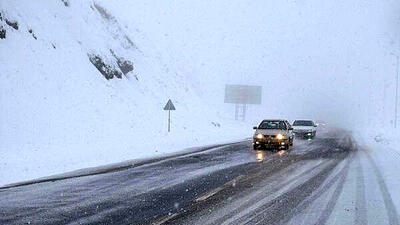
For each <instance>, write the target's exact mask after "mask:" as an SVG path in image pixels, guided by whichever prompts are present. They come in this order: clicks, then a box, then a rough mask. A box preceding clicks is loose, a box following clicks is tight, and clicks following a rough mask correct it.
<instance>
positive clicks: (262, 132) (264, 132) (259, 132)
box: [255, 129, 287, 135]
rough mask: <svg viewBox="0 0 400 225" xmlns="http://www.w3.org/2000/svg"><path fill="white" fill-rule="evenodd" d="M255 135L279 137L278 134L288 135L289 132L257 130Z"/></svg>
mask: <svg viewBox="0 0 400 225" xmlns="http://www.w3.org/2000/svg"><path fill="white" fill-rule="evenodd" d="M255 133H256V134H263V135H277V134H287V131H285V130H275V129H257V130H256V132H255Z"/></svg>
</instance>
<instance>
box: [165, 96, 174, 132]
mask: <svg viewBox="0 0 400 225" xmlns="http://www.w3.org/2000/svg"><path fill="white" fill-rule="evenodd" d="M164 110H168V132H170V131H171V110H175V106H174V104H173V103H172V101H171V99H169V100H168V102H167V104H166V105H165V106H164Z"/></svg>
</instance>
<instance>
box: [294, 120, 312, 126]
mask: <svg viewBox="0 0 400 225" xmlns="http://www.w3.org/2000/svg"><path fill="white" fill-rule="evenodd" d="M293 126H314V122H313V121H310V120H296V121H294V123H293Z"/></svg>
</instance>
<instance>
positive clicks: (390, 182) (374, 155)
mask: <svg viewBox="0 0 400 225" xmlns="http://www.w3.org/2000/svg"><path fill="white" fill-rule="evenodd" d="M354 136H355V137H356V139H357V141H358V144H359V146H360V148H362V149H363V150H364V151H363V152H365V154H367V156H368V157H367V158H369V167H366V168H364V176H365V177H366V179H365V180H366V181H365V182H367V184H366V186H373V185H368V184H369V183H370V182H372V177H374V176H375V175H376V177H377V178H376V179H378V183H379V186H378V185H376V190H375V191H376V192H378V190H380V192H379V193H373V194H372V193H369V195H368V196H378V195H381V196H382V198H383V200H382V201H384V202H385V207H384V208H386V210H387V211H388V212H390V211H392V212H396V210H397V212H398V211H399V210H400V192H399V191H398V190H399V188H398V187H399V186H400V179H399V171H400V131H399V130H395V129H393V128H388V129H376V130H364V131H356V132H354ZM381 210H382V209H381ZM389 214H390V213H389ZM389 216H390V215H389ZM399 219H400V218H399Z"/></svg>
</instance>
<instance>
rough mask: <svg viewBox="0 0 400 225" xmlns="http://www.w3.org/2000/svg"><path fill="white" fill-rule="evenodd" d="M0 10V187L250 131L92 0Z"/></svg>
mask: <svg viewBox="0 0 400 225" xmlns="http://www.w3.org/2000/svg"><path fill="white" fill-rule="evenodd" d="M0 13H1V17H0V35H1V34H3V35H2V38H1V39H0V103H1V107H0V171H1V172H0V185H1V184H5V183H10V182H15V181H20V180H25V179H30V178H35V177H40V176H45V175H50V174H54V173H60V172H65V171H69V170H74V169H79V168H83V167H91V166H97V165H102V164H106V163H112V162H118V161H122V160H127V159H133V158H142V157H147V156H153V155H155V154H162V153H165V152H170V151H176V150H180V149H182V148H185V147H190V146H194V145H202V144H205V143H215V142H216V141H227V140H233V139H237V138H243V137H246V136H250V134H251V133H250V132H251V130H249V129H248V127H247V128H245V127H246V126H244V124H240V123H236V122H233V121H231V120H228V119H226V117H225V116H224V114H223V113H219V112H218V109H215V108H214V107H213V106H210V105H208V104H207V101H206V100H205V99H203V98H201V97H199V93H198V91H194V88H193V86H196V87H197V88H198V84H197V83H196V81H194V80H193V79H191V78H190V76H191V74H188V73H187V72H186V71H182V70H180V69H178V68H177V66H176V65H175V64H174V59H173V58H169V57H165V54H161V53H160V52H159V51H158V50H157V49H159V48H160V46H157V43H153V42H151V41H150V40H149V39H148V38H147V37H146V34H145V33H142V32H141V31H140V30H138V29H136V28H135V27H130V26H128V25H126V24H123V23H121V22H120V21H118V20H117V19H116V17H115V16H114V15H113V14H112V13H111V12H110V11H109V10H108V9H107V8H106V7H105V6H104V5H102V4H101V2H96V1H71V2H70V1H68V0H58V1H55V0H54V1H29V0H24V1H0ZM132 18H134V17H133V16H132ZM200 90H201V89H200ZM169 98H170V99H172V100H173V102H174V103H175V106H176V108H177V110H176V111H174V112H172V132H171V133H167V113H166V112H164V111H163V110H162V108H163V106H164V104H165V103H166V102H167V100H168V99H169Z"/></svg>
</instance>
